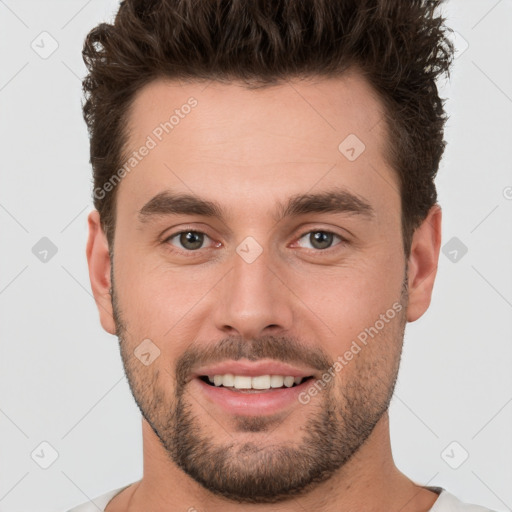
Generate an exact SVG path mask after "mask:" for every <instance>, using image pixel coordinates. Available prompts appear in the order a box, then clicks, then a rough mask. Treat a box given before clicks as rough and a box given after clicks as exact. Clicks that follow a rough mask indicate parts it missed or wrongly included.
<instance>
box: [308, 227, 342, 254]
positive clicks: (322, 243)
mask: <svg viewBox="0 0 512 512" xmlns="http://www.w3.org/2000/svg"><path fill="white" fill-rule="evenodd" d="M303 238H305V239H306V240H307V241H308V242H309V243H310V247H307V248H308V249H317V250H325V249H330V248H331V246H332V243H333V240H334V238H338V239H339V240H340V241H341V243H344V242H346V240H345V239H344V238H343V237H341V236H340V235H337V234H336V233H332V232H331V231H325V230H321V229H318V230H315V231H308V232H307V233H304V234H303V235H302V236H301V237H300V238H299V241H300V240H302V239H303ZM336 245H339V244H336Z"/></svg>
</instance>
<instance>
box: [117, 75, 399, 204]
mask: <svg viewBox="0 0 512 512" xmlns="http://www.w3.org/2000/svg"><path fill="white" fill-rule="evenodd" d="M128 128H129V137H128V144H127V150H128V151H127V153H128V154H130V152H132V151H137V150H138V149H139V148H141V147H142V146H148V147H149V146H151V149H150V150H148V151H144V153H145V156H144V157H143V158H140V157H139V158H140V159H139V160H138V161H137V163H136V169H135V167H134V171H130V172H129V173H128V174H127V176H126V177H125V178H124V179H123V181H122V183H121V186H120V188H121V189H125V190H126V191H123V192H121V195H125V196H126V197H127V198H128V200H129V202H130V204H133V205H134V206H138V207H139V208H140V207H141V206H142V204H143V202H146V201H147V200H148V199H150V198H151V197H152V196H154V195H156V194H158V193H161V192H162V191H163V190H164V189H165V188H166V187H169V188H172V189H175V190H176V189H179V190H181V191H183V192H192V193H195V194H198V193H200V192H201V193H202V194H201V195H203V197H208V196H211V197H212V198H213V197H220V196H225V197H227V198H229V197H232V198H235V197H236V198H237V199H238V200H240V201H244V202H245V204H246V205H248V206H249V205H253V206H255V205H256V204H261V199H262V194H264V192H265V190H266V191H269V192H270V194H269V196H272V195H273V194H274V195H275V193H276V191H279V194H282V193H287V191H288V192H290V195H291V194H293V193H300V192H304V191H306V190H309V189H312V188H314V187H315V186H316V184H318V186H319V187H320V188H322V189H323V190H325V189H326V188H328V187H330V186H331V187H332V186H339V185H346V186H347V187H348V188H349V189H352V190H354V192H356V193H360V192H364V189H365V188H368V185H369V184H371V183H372V182H373V183H375V182H376V181H378V182H379V185H380V186H381V187H382V184H383V181H382V180H383V178H384V179H385V180H386V181H388V183H390V184H391V187H392V188H394V191H393V190H391V191H388V192H390V193H393V194H395V195H396V191H397V190H398V187H399V185H398V178H397V176H395V173H394V172H393V171H392V170H391V169H390V168H389V167H388V166H387V162H386V161H385V158H384V155H385V144H386V142H387V134H386V131H385V123H384V110H383V106H382V103H381V102H380V100H379V99H378V97H377V95H376V94H375V92H374V91H373V89H372V88H371V86H370V85H369V84H368V83H367V82H366V81H365V80H364V79H363V78H362V77H361V76H360V75H359V74H355V73H350V74H347V75H344V76H342V77H339V78H329V79H324V78H318V77H317V78H310V79H308V80H303V81H299V80H291V81H289V82H285V83H282V84H279V85H276V86H271V87H265V88H259V89H248V88H247V87H245V86H244V85H243V84H241V83H237V82H233V83H229V84H224V83H219V82H204V83H198V82H192V83H185V82H184V83H180V82H177V81H164V80H157V81H154V82H152V83H150V84H149V85H147V86H145V87H144V88H143V89H141V91H139V93H138V94H137V96H136V97H135V99H134V102H133V104H132V107H131V109H130V112H129V119H128ZM354 156H355V158H354ZM383 175H384V176H383ZM379 176H380V177H379ZM369 180H370V181H369ZM269 189H270V190H269ZM118 192H120V191H118ZM369 192H370V195H372V193H373V192H371V191H369ZM363 195H364V194H363ZM377 199H378V198H377ZM382 199H383V198H381V200H382ZM384 199H385V198H384ZM395 200H396V198H395Z"/></svg>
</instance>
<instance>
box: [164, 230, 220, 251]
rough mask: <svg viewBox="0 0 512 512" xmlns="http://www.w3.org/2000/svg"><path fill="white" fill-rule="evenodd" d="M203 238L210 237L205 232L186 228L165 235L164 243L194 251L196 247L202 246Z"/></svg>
mask: <svg viewBox="0 0 512 512" xmlns="http://www.w3.org/2000/svg"><path fill="white" fill-rule="evenodd" d="M205 238H207V239H210V237H209V236H208V235H207V234H206V233H203V232H201V231H193V230H191V229H187V230H183V231H180V232H178V233H174V234H173V235H171V236H169V237H167V238H166V239H165V240H164V243H170V244H171V245H173V246H174V247H178V249H185V250H186V251H196V250H197V249H201V248H202V245H203V243H204V241H205ZM174 239H176V242H177V243H174V242H173V240H174ZM177 244H180V245H177Z"/></svg>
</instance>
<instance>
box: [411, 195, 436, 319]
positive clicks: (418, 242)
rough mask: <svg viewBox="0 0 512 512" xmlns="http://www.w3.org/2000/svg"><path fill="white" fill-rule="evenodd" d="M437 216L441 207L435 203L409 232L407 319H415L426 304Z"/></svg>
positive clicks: (433, 266)
mask: <svg viewBox="0 0 512 512" xmlns="http://www.w3.org/2000/svg"><path fill="white" fill-rule="evenodd" d="M441 218H442V213H441V207H440V206H439V205H438V204H435V205H434V206H432V208H431V209H430V210H429V212H428V215H427V217H426V218H425V220H424V221H423V222H422V223H421V225H420V226H419V227H418V228H417V229H416V231H415V232H414V235H413V239H412V244H411V253H410V255H409V265H408V280H409V304H408V307H407V321H408V322H414V321H416V320H418V318H420V317H421V316H422V315H423V314H424V313H425V311H426V310H427V309H428V307H429V305H430V300H431V298H432V290H433V288H434V281H435V278H436V274H437V265H438V261H439V251H440V248H441Z"/></svg>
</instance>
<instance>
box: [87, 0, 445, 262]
mask: <svg viewBox="0 0 512 512" xmlns="http://www.w3.org/2000/svg"><path fill="white" fill-rule="evenodd" d="M441 2H442V0H407V1H400V0H269V1H266V2H265V1H263V0H259V1H258V0H216V1H213V0H179V1H178V0H124V1H122V2H121V4H120V7H119V10H118V12H117V15H116V17H115V20H114V23H113V24H108V23H101V24H99V25H98V26H97V27H95V28H93V29H92V30H91V31H90V32H89V34H88V35H87V38H86V40H85V43H84V48H83V52H82V54H83V58H84V62H85V64H86V66H87V69H88V71H89V74H88V75H87V76H86V77H85V79H84V81H83V90H84V94H85V99H86V101H85V103H84V104H83V107H82V108H83V115H84V119H85V121H86V123H87V127H88V130H89V137H90V162H91V164H92V168H93V175H94V189H95V190H97V189H102V188H103V187H104V186H105V184H106V183H107V182H108V181H109V179H111V177H112V176H113V175H114V173H115V172H116V171H117V170H118V169H119V168H120V167H121V166H122V163H123V161H124V158H123V156H124V155H123V152H124V151H125V150H126V143H127V135H128V134H127V131H126V125H127V120H128V114H129V110H130V106H131V104H132V102H133V99H134V97H135V95H136V93H137V92H138V91H139V90H140V89H141V88H142V87H144V86H145V85H147V84H148V83H150V82H151V81H153V80H155V79H158V78H165V79H171V80H172V79H176V80H178V79H179V80H185V81H187V80H189V81H207V80H218V81H221V82H229V81H234V80H241V81H243V82H244V83H245V84H246V85H247V87H248V88H253V87H265V86H269V85H276V84H279V83H280V82H283V81H285V80H286V79H289V78H291V77H304V78H307V77H315V76H318V77H322V76H324V77H334V76H338V75H340V74H342V73H343V72H344V71H346V70H347V69H348V68H350V67H356V68H357V69H358V70H360V71H361V72H362V74H363V76H364V77H365V78H366V79H367V80H368V81H369V83H370V84H371V85H372V86H373V88H374V89H375V90H376V91H377V93H378V96H379V98H380V99H381V100H382V102H383V105H384V107H385V111H386V123H385V125H386V128H387V135H388V141H387V148H386V151H387V155H386V157H387V159H388V162H389V163H390V164H391V166H392V167H393V168H394V169H395V170H396V172H397V173H398V176H399V178H400V185H401V190H400V195H401V204H402V232H403V242H404V251H405V254H406V255H407V256H408V255H409V251H410V244H411V240H412V235H413V233H414V230H415V229H416V228H417V227H418V226H419V225H420V223H421V222H422V221H423V220H424V219H425V217H426V215H427V213H428V211H429V209H430V208H431V207H432V206H433V205H434V204H435V203H436V200H437V192H436V187H435V184H434V178H435V176H436V174H437V170H438V167H439V162H440V160H441V156H442V154H443V151H444V148H445V145H446V143H445V141H444V140H443V136H444V134H443V132H444V124H445V121H446V118H447V116H446V114H445V111H444V106H443V104H444V100H441V99H440V98H439V95H438V90H437V86H436V80H437V78H438V77H439V75H441V74H443V73H446V74H447V75H449V68H450V65H451V62H452V59H453V51H454V48H453V45H452V43H451V42H450V39H449V38H448V37H447V36H446V30H450V29H448V28H447V27H446V26H445V25H444V21H445V19H444V18H443V17H442V16H441V15H440V14H439V13H436V10H437V8H438V7H439V6H440V3H441ZM340 142H341V141H340ZM115 205H116V189H115V188H114V189H113V190H112V191H111V192H109V193H108V194H103V197H97V194H94V206H95V208H96V209H97V210H98V211H99V213H100V218H101V223H102V227H103V230H104V232H105V234H106V236H107V239H108V242H109V246H110V247H111V248H112V245H113V240H114V228H115V209H116V208H115Z"/></svg>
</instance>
